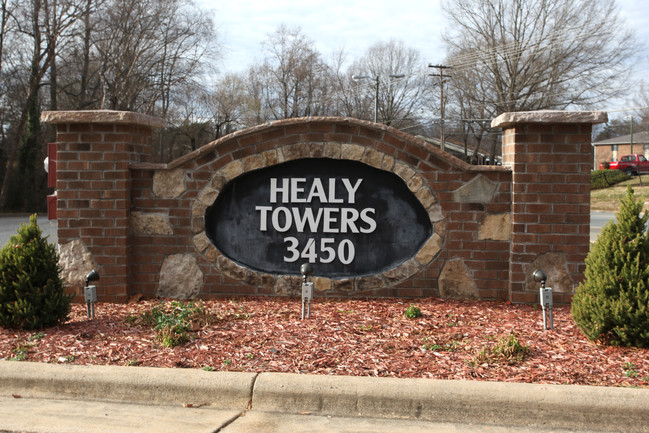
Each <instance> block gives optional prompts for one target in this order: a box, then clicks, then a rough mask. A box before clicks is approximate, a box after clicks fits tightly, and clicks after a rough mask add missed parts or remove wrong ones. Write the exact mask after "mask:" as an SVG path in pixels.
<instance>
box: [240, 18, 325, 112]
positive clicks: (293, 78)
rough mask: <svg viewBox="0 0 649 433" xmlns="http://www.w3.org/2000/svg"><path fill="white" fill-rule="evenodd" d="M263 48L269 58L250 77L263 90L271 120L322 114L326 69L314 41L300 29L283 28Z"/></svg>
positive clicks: (263, 98) (264, 101)
mask: <svg viewBox="0 0 649 433" xmlns="http://www.w3.org/2000/svg"><path fill="white" fill-rule="evenodd" d="M263 45H264V47H265V48H266V50H267V52H268V56H267V58H266V59H265V61H264V62H263V64H262V65H261V67H258V68H253V69H254V75H253V74H250V75H249V77H250V78H251V79H253V80H256V81H257V82H258V83H257V85H256V87H257V88H262V89H263V94H262V95H261V97H262V104H263V107H264V108H265V109H267V110H268V112H269V114H270V116H272V117H271V118H274V119H283V118H289V117H300V116H311V115H317V114H322V113H323V111H324V110H323V109H322V103H323V97H324V92H323V89H325V88H326V84H325V80H326V69H327V67H326V65H325V64H324V63H323V62H322V60H321V57H320V54H319V53H318V52H317V51H316V49H315V48H314V45H313V42H312V41H310V40H309V39H308V38H307V37H306V36H304V35H303V34H302V30H301V29H300V28H287V27H285V26H281V27H280V28H279V29H278V30H277V31H276V32H275V33H273V34H272V35H270V36H269V38H268V39H267V40H266V41H265V42H264V44H263ZM267 120H268V119H267Z"/></svg>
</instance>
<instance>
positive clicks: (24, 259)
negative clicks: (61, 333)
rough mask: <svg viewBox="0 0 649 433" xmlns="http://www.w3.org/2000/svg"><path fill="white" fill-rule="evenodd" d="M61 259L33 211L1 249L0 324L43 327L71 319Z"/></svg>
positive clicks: (31, 327)
mask: <svg viewBox="0 0 649 433" xmlns="http://www.w3.org/2000/svg"><path fill="white" fill-rule="evenodd" d="M58 261H59V258H58V254H57V253H56V248H55V246H54V245H52V244H50V243H48V242H47V239H45V238H43V232H42V231H41V229H40V227H38V224H37V223H36V215H32V216H31V217H30V218H29V224H23V225H22V226H21V227H20V228H19V229H18V233H17V234H16V235H14V236H12V237H11V238H10V239H9V242H8V243H7V245H5V246H4V247H3V248H2V250H0V326H2V327H5V328H21V329H39V328H44V327H48V326H53V325H56V324H59V323H63V322H65V321H66V320H67V318H68V314H69V313H70V301H71V296H68V295H66V294H65V285H64V283H63V279H62V278H61V268H60V267H59V264H58Z"/></svg>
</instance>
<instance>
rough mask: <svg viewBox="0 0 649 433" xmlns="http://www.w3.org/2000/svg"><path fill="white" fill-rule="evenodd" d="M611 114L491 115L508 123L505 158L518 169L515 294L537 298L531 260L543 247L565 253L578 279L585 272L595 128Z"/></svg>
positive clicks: (563, 298)
mask: <svg viewBox="0 0 649 433" xmlns="http://www.w3.org/2000/svg"><path fill="white" fill-rule="evenodd" d="M606 121H607V115H606V113H605V112H593V111H583V112H566V111H537V112H517V113H505V114H502V115H500V116H499V117H497V118H496V119H494V121H493V122H492V127H494V128H502V129H503V140H502V143H503V150H502V152H503V165H504V166H509V167H511V169H512V237H511V247H510V262H509V299H510V300H512V301H513V302H530V303H533V302H537V301H538V292H537V291H536V290H530V288H529V287H527V281H529V279H530V276H531V274H532V273H533V272H534V269H531V268H532V266H531V264H532V263H533V262H534V260H536V259H537V258H538V257H539V256H541V255H543V254H545V253H550V252H557V253H561V254H562V255H563V256H565V263H566V266H567V270H568V274H569V275H570V277H571V278H572V280H573V281H574V283H575V284H577V283H578V282H579V281H581V279H582V278H583V271H584V268H585V265H584V259H585V258H586V255H587V254H588V249H589V244H590V170H591V167H592V146H591V129H592V125H593V124H596V123H603V122H606ZM549 278H551V276H549ZM536 287H538V285H537V286H536ZM571 295H572V293H555V302H569V301H570V298H571Z"/></svg>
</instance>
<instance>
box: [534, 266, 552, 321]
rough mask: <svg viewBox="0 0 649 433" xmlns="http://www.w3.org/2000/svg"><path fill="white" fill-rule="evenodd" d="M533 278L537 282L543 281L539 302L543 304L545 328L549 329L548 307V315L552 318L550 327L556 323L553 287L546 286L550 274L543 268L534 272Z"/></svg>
mask: <svg viewBox="0 0 649 433" xmlns="http://www.w3.org/2000/svg"><path fill="white" fill-rule="evenodd" d="M532 278H534V281H536V282H537V283H541V287H540V289H539V303H540V304H541V310H542V312H543V329H548V322H547V319H546V308H547V315H548V316H549V319H550V329H554V323H553V319H552V287H545V282H546V281H547V279H548V276H547V275H546V274H545V272H543V270H541V269H537V270H536V271H534V273H533V274H532Z"/></svg>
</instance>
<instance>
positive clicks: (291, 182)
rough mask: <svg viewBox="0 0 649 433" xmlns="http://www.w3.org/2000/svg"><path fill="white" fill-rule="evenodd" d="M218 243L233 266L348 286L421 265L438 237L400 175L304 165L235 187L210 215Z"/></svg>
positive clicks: (247, 177)
mask: <svg viewBox="0 0 649 433" xmlns="http://www.w3.org/2000/svg"><path fill="white" fill-rule="evenodd" d="M205 229H206V234H207V236H208V238H209V239H210V241H211V242H212V243H213V244H214V246H216V247H217V248H218V249H219V251H221V253H222V254H224V255H225V256H226V257H228V258H229V259H231V260H233V261H235V262H237V263H239V264H241V265H243V266H246V267H248V268H251V269H254V270H257V271H260V272H264V273H270V274H283V275H286V274H289V275H300V266H301V265H302V264H304V263H312V264H313V268H314V275H318V276H323V277H328V278H348V277H358V276H363V275H373V274H378V273H381V272H383V271H386V270H389V269H392V268H394V267H396V266H398V265H400V264H401V263H403V262H405V261H406V260H408V259H410V258H411V257H413V256H414V255H415V254H416V253H417V252H418V251H419V249H420V248H421V247H422V245H423V244H424V243H425V242H426V240H427V239H428V238H429V237H430V236H431V234H432V231H433V226H432V223H431V222H430V218H429V217H428V213H427V212H426V210H425V209H424V207H423V206H422V205H421V203H420V202H419V200H417V198H416V197H415V196H414V194H413V193H412V192H411V191H410V190H409V189H408V186H407V185H406V184H405V182H404V181H403V180H402V179H401V178H400V177H399V176H397V175H396V174H394V173H391V172H388V171H384V170H379V169H376V168H374V167H371V166H369V165H366V164H363V163H361V162H358V161H350V160H334V159H326V158H320V159H318V158H315V159H300V160H295V161H290V162H285V163H282V164H278V165H274V166H272V167H267V168H263V169H260V170H256V171H250V172H247V173H244V174H242V175H241V176H239V177H237V178H235V179H233V180H232V181H230V182H228V183H227V184H226V185H225V187H224V188H223V190H222V191H221V193H220V194H219V196H218V198H217V199H216V201H215V202H214V204H213V205H212V206H210V207H209V208H208V209H207V211H206V213H205Z"/></svg>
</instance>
